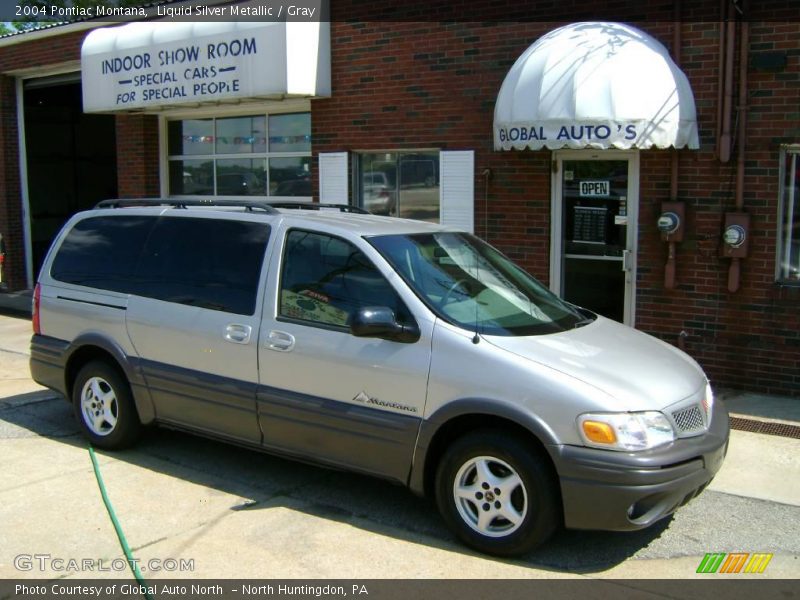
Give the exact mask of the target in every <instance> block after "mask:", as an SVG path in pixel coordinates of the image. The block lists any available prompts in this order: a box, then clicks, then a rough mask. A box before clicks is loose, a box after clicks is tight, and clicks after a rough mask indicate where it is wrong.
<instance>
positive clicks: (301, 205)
mask: <svg viewBox="0 0 800 600" xmlns="http://www.w3.org/2000/svg"><path fill="white" fill-rule="evenodd" d="M135 206H172V207H173V208H188V207H190V206H221V207H232V208H237V207H242V208H245V209H246V210H249V211H251V210H253V209H254V208H258V209H260V210H263V211H265V212H266V213H268V214H273V215H274V214H279V213H278V211H277V210H276V209H278V208H294V209H300V210H322V209H325V208H331V209H335V210H338V211H339V212H346V213H355V214H359V215H368V214H370V212H369V211H368V210H364V209H363V208H361V207H359V206H353V205H352V204H324V203H319V202H298V201H295V202H292V201H289V200H281V201H276V202H269V201H267V202H264V201H258V200H196V199H181V198H115V199H110V200H101V201H100V202H98V203H97V204H95V208H131V207H135Z"/></svg>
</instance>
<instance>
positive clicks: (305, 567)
mask: <svg viewBox="0 0 800 600" xmlns="http://www.w3.org/2000/svg"><path fill="white" fill-rule="evenodd" d="M29 339H30V321H28V320H26V319H19V318H11V317H3V316H0V456H3V469H2V471H0V473H1V474H0V524H1V525H0V578H18V577H31V578H41V577H78V576H84V577H86V576H92V577H97V576H99V577H114V578H127V577H129V573H128V571H127V568H125V565H124V563H121V562H120V560H121V559H122V554H121V551H120V548H119V544H118V542H117V539H116V536H115V533H114V530H113V527H112V525H111V523H110V521H109V518H108V516H107V514H106V511H105V508H104V507H103V504H102V501H101V499H100V494H99V492H98V489H97V483H96V481H95V478H94V475H93V472H92V467H91V462H90V459H89V456H88V453H87V449H86V448H87V446H86V444H85V442H84V440H83V438H81V437H80V436H79V435H78V429H77V426H76V425H75V423H74V420H73V418H72V414H71V410H70V407H69V405H68V404H67V403H66V402H64V401H63V400H61V399H58V398H55V397H54V394H53V393H52V392H49V391H47V390H43V389H41V388H39V387H38V386H37V385H36V384H35V383H33V382H32V381H31V380H30V378H29V375H28V366H27V361H28V343H29ZM723 397H724V398H727V400H726V402H729V403H731V399H734V400H733V403H732V404H731V405H735V403H737V402H738V403H739V404H740V405H742V406H751V407H752V406H755V404H754V403H753V402H752V400H748V399H747V398H746V397H744V396H742V395H736V394H732V393H730V392H727V393H726V394H724V395H723ZM781 400H782V399H772V400H770V406H773V405H775V406H779V404H780V401H781ZM783 401H784V402H791V401H786V400H783ZM792 406H793V405H792ZM775 410H777V409H775ZM754 418H755V417H754ZM769 418H774V414H773V416H771V417H769ZM798 457H800V440H796V439H789V438H783V437H777V436H770V435H762V434H757V433H748V432H743V431H734V432H733V434H732V438H731V444H730V451H729V455H728V458H727V459H726V462H725V465H724V466H723V468H722V470H721V471H720V473H719V475H718V476H717V478H716V479H715V480H714V482H712V484H711V486H710V487H709V489H708V490H707V491H706V492H705V493H704V494H703V495H701V496H700V497H699V498H697V499H696V500H694V501H693V502H691V503H690V504H689V505H687V506H686V507H684V508H682V509H681V510H680V511H678V513H677V515H676V516H675V517H674V518H673V519H672V520H668V521H665V522H662V523H660V524H658V525H656V526H655V527H653V528H650V529H648V530H646V531H644V532H636V533H632V534H611V533H597V532H594V533H592V532H561V533H560V534H558V535H557V536H556V537H555V538H554V539H553V540H552V541H551V542H550V543H549V544H547V545H546V546H545V547H543V548H541V549H539V550H537V551H536V552H535V553H533V554H532V555H530V556H528V557H523V558H520V559H515V560H497V559H492V558H488V557H485V556H482V555H479V554H476V553H473V552H471V551H469V550H468V549H466V548H464V547H463V546H462V545H460V544H459V543H457V542H456V541H454V539H453V538H452V537H451V536H450V534H449V533H448V532H447V531H446V529H445V528H444V526H443V525H442V523H441V520H440V519H439V517H438V516H437V514H436V513H435V509H434V507H433V506H432V505H431V504H430V503H428V502H426V501H424V500H420V499H418V498H415V497H414V496H412V495H411V494H410V493H409V492H407V491H405V490H403V489H402V488H399V487H395V486H391V485H389V484H386V483H384V482H381V481H377V480H373V479H370V478H365V477H360V476H357V475H351V474H346V473H338V472H334V471H328V470H324V469H319V468H316V467H311V466H306V465H302V464H299V463H295V462H292V461H287V460H283V459H280V458H275V457H271V456H268V455H264V454H260V453H256V452H252V451H249V450H243V449H239V448H235V447H232V446H229V445H226V444H221V443H217V442H213V441H208V440H204V439H201V438H198V437H195V436H190V435H185V434H181V433H177V432H171V431H166V430H160V429H157V430H155V431H152V432H150V433H149V434H148V435H147V436H146V437H145V439H144V440H143V441H142V443H141V444H140V445H139V446H137V447H136V448H134V449H132V450H128V451H125V452H118V453H98V459H99V461H100V466H101V471H102V474H103V477H104V480H105V485H106V487H107V489H108V493H109V496H110V498H111V501H112V502H113V504H114V507H115V510H116V513H117V515H118V517H119V520H120V522H121V524H122V527H123V529H124V531H125V535H126V536H127V538H128V541H129V543H130V545H131V547H132V549H133V552H134V555H135V556H136V557H137V558H138V559H139V560H140V561H141V564H143V565H144V566H145V567H146V568H145V569H144V575H145V577H146V578H161V577H190V578H219V577H228V578H230V577H248V578H478V579H482V578H524V579H532V578H562V577H585V576H590V577H600V578H616V579H618V578H691V577H697V575H696V573H695V570H696V568H697V565H698V564H699V562H700V560H701V558H702V557H703V555H704V554H705V553H706V552H773V553H774V554H775V557H774V558H773V560H772V562H771V563H770V564H769V567H768V569H767V570H766V571H765V573H763V574H762V575H759V576H758V577H767V578H798V576H800V535H798V533H800V526H799V525H798V524H800V458H798ZM20 555H22V556H23V557H25V556H33V555H49V557H50V558H48V559H39V560H40V562H39V563H35V564H34V566H33V568H31V569H30V570H24V568H25V566H26V564H27V563H25V561H24V560H23V562H22V563H20V559H19V556H20ZM56 558H61V559H70V558H74V559H89V560H90V561H93V563H92V564H94V566H95V567H96V568H101V567H106V568H107V569H108V570H105V571H97V570H95V571H94V572H92V573H87V572H76V571H74V570H69V569H66V570H65V569H64V568H63V566H62V568H60V569H59V568H58V565H56V564H55V561H53V560H52V559H56ZM167 561H175V565H174V566H175V567H176V569H179V568H180V567H181V566H183V567H186V570H184V571H181V570H166V569H165V568H164V563H165V562H167ZM180 561H184V562H183V564H181V563H180ZM34 562H35V561H34ZM189 563H191V564H189ZM115 565H116V566H118V567H121V569H120V570H116V569H115V568H114V566H115ZM169 565H170V566H173V563H172V562H169ZM159 567H160V568H159ZM189 567H191V568H189ZM21 569H23V570H21ZM719 576H720V577H722V575H719ZM706 577H707V576H706ZM730 577H736V576H734V575H731V576H730ZM740 577H741V576H740Z"/></svg>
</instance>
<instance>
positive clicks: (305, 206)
mask: <svg viewBox="0 0 800 600" xmlns="http://www.w3.org/2000/svg"><path fill="white" fill-rule="evenodd" d="M267 204H269V205H270V206H272V207H273V208H296V209H299V210H322V209H324V208H333V209H336V210H338V211H339V212H347V213H355V214H359V215H369V214H371V213H370V212H369V211H368V210H364V209H363V208H361V207H360V206H353V205H352V204H327V203H324V202H298V201H294V202H293V201H291V200H281V201H277V202H267Z"/></svg>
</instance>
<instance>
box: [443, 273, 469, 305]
mask: <svg viewBox="0 0 800 600" xmlns="http://www.w3.org/2000/svg"><path fill="white" fill-rule="evenodd" d="M468 281H469V280H468V279H456V281H455V282H453V285H451V286H450V287H449V288H447V291H446V292H445V293H444V296H442V299H441V300H439V306H445V305H446V304H448V303H449V302H450V301H451V300H452V298H451V296H452V295H453V292H455V291H456V290H457V289H458V288H459V287H460V286H461V285H462V284H464V283H467V282H468Z"/></svg>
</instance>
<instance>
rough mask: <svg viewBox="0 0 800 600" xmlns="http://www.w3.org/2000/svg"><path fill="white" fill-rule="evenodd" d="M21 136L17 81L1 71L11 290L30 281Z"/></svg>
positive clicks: (2, 217) (1, 222)
mask: <svg viewBox="0 0 800 600" xmlns="http://www.w3.org/2000/svg"><path fill="white" fill-rule="evenodd" d="M18 136H19V132H18V129H17V90H16V82H15V80H14V78H13V77H6V76H3V75H0V235H2V236H3V243H4V245H5V251H6V256H5V264H4V266H3V283H5V285H6V286H7V287H8V289H11V290H15V289H20V288H24V287H25V283H26V282H25V250H24V248H25V238H24V235H23V231H22V229H23V228H22V203H21V202H20V200H19V198H20V192H19V141H18V140H19V137H18Z"/></svg>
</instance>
